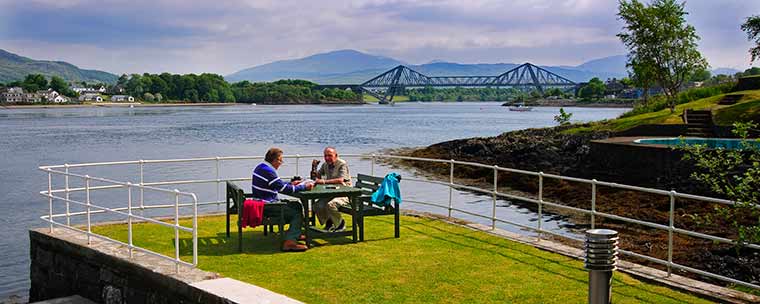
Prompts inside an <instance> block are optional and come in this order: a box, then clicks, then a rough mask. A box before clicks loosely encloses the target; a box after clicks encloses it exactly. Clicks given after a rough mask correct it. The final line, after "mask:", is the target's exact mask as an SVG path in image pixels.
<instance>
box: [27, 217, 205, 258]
mask: <svg viewBox="0 0 760 304" xmlns="http://www.w3.org/2000/svg"><path fill="white" fill-rule="evenodd" d="M40 219H42V220H43V221H46V222H50V223H53V224H54V225H58V226H60V227H62V228H65V229H69V230H72V231H75V232H80V233H84V234H87V235H90V236H93V237H95V238H99V239H101V240H104V241H109V242H113V243H117V244H120V245H122V246H126V247H127V248H130V247H131V248H133V249H137V250H139V251H142V252H145V253H147V254H150V255H153V256H156V257H159V258H162V259H164V260H169V261H172V262H174V263H179V264H182V265H185V266H189V267H195V265H193V264H192V263H189V262H185V261H183V260H177V259H175V258H172V257H169V256H165V255H163V254H160V253H157V252H154V251H151V250H149V249H145V248H142V247H139V246H135V245H132V246H130V245H129V244H127V243H124V242H122V241H119V240H114V239H112V238H109V237H107V236H104V235H100V234H96V233H88V232H87V231H85V230H81V229H78V228H76V227H73V226H67V225H66V224H63V223H58V222H56V221H52V220H48V219H47V216H41V217H40Z"/></svg>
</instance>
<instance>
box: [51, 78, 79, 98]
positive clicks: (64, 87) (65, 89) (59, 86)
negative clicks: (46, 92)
mask: <svg viewBox="0 0 760 304" xmlns="http://www.w3.org/2000/svg"><path fill="white" fill-rule="evenodd" d="M50 88H51V89H53V91H56V92H58V93H59V94H61V95H65V96H69V97H73V96H74V91H72V90H71V88H69V85H68V84H67V83H66V81H65V80H63V78H61V77H58V76H53V78H51V79H50Z"/></svg>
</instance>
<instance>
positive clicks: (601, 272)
mask: <svg viewBox="0 0 760 304" xmlns="http://www.w3.org/2000/svg"><path fill="white" fill-rule="evenodd" d="M617 255H618V232H617V231H615V230H610V229H590V230H586V260H585V261H586V263H585V265H586V269H588V270H589V272H588V303H589V304H609V303H610V302H611V300H612V298H611V296H612V272H613V271H615V269H617Z"/></svg>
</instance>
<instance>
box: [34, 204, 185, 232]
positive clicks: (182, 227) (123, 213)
mask: <svg viewBox="0 0 760 304" xmlns="http://www.w3.org/2000/svg"><path fill="white" fill-rule="evenodd" d="M45 196H47V197H52V198H54V199H58V200H61V201H64V202H69V203H74V204H78V205H80V206H85V207H91V208H95V209H100V210H103V211H108V212H113V213H116V214H120V215H122V216H127V217H132V218H136V219H140V220H144V221H148V222H152V223H155V224H159V225H163V226H166V227H177V229H180V230H183V231H188V232H192V231H193V229H192V228H188V227H184V226H181V225H174V224H168V223H164V222H161V221H158V220H154V219H151V218H147V217H142V216H139V215H135V214H129V213H125V212H122V211H119V210H115V209H113V208H108V207H103V206H98V205H94V204H92V202H90V204H89V205H88V204H87V203H83V202H80V201H76V200H72V199H67V198H64V197H60V196H55V195H49V196H48V195H45ZM171 207H174V205H171ZM120 209H121V208H120ZM133 209H134V208H133ZM90 213H92V211H90ZM46 217H47V216H46Z"/></svg>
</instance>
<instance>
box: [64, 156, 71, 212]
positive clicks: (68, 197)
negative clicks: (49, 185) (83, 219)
mask: <svg viewBox="0 0 760 304" xmlns="http://www.w3.org/2000/svg"><path fill="white" fill-rule="evenodd" d="M63 166H64V167H65V168H66V176H65V177H64V183H65V184H64V186H65V187H66V226H71V211H70V209H69V200H71V197H70V196H69V164H63Z"/></svg>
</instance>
